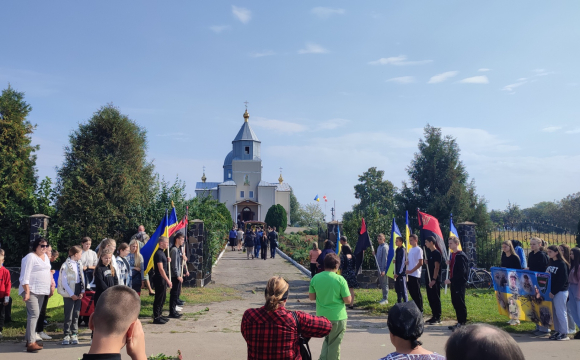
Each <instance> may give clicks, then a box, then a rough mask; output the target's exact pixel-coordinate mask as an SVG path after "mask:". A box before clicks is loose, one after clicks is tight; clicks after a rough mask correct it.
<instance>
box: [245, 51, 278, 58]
mask: <svg viewBox="0 0 580 360" xmlns="http://www.w3.org/2000/svg"><path fill="white" fill-rule="evenodd" d="M272 55H276V53H275V52H273V51H272V50H264V51H260V52H255V53H251V54H250V56H251V57H263V56H272Z"/></svg>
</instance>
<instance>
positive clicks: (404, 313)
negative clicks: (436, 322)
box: [379, 301, 445, 360]
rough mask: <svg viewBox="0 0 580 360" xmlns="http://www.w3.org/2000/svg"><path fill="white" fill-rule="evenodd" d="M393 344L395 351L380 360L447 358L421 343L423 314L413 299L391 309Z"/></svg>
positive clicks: (389, 324)
mask: <svg viewBox="0 0 580 360" xmlns="http://www.w3.org/2000/svg"><path fill="white" fill-rule="evenodd" d="M387 326H388V327H389V336H390V338H391V344H393V346H394V347H395V352H392V353H390V354H389V355H387V356H386V357H384V358H381V359H379V360H445V356H443V355H439V354H437V353H434V352H432V351H429V350H427V349H424V348H423V347H422V346H421V345H423V344H422V343H421V341H419V338H420V337H421V335H423V328H424V326H425V324H424V323H423V314H421V311H419V308H418V307H417V305H415V303H414V302H413V301H408V302H405V303H398V304H395V305H393V307H392V308H391V309H390V310H389V316H388V318H387Z"/></svg>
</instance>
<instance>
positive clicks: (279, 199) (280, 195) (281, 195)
mask: <svg viewBox="0 0 580 360" xmlns="http://www.w3.org/2000/svg"><path fill="white" fill-rule="evenodd" d="M276 204H280V205H282V206H283V207H284V209H285V210H286V217H287V218H288V224H290V191H276Z"/></svg>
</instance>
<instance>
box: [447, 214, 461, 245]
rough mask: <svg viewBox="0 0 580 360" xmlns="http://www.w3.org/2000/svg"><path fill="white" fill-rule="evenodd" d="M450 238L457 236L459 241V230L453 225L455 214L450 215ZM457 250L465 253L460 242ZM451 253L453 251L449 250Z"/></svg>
mask: <svg viewBox="0 0 580 360" xmlns="http://www.w3.org/2000/svg"><path fill="white" fill-rule="evenodd" d="M449 222H450V224H449V237H452V236H455V237H456V238H458V239H459V235H458V232H457V229H456V228H455V225H453V214H449ZM457 250H459V251H463V250H462V249H461V242H459V245H457ZM449 251H451V252H453V250H451V249H449Z"/></svg>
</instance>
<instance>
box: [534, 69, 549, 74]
mask: <svg viewBox="0 0 580 360" xmlns="http://www.w3.org/2000/svg"><path fill="white" fill-rule="evenodd" d="M532 72H535V73H543V72H546V70H544V69H534V70H532Z"/></svg>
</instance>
